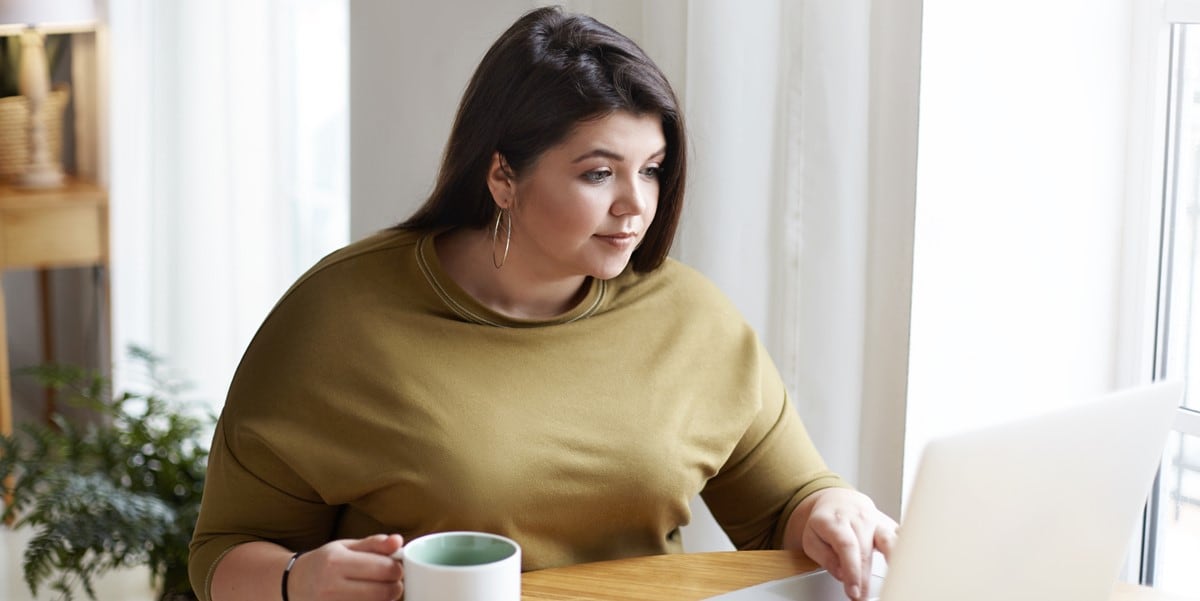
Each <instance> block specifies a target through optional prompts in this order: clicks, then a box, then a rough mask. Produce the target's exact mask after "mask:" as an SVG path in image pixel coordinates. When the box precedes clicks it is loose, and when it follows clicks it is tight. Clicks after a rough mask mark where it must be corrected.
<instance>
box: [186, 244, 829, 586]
mask: <svg viewBox="0 0 1200 601" xmlns="http://www.w3.org/2000/svg"><path fill="white" fill-rule="evenodd" d="M433 237H434V236H433V235H432V234H430V233H417V232H397V231H388V232H384V233H381V234H378V235H376V236H373V237H371V238H368V239H365V240H362V241H359V242H356V243H354V244H351V245H350V246H348V247H346V248H344V249H342V250H339V251H337V252H334V253H333V254H331V255H330V256H328V257H326V258H325V259H323V260H322V261H321V262H320V263H318V264H317V265H316V266H315V267H313V268H312V269H311V270H310V271H309V272H308V273H306V274H305V275H304V276H302V277H301V278H300V279H299V280H298V281H297V282H296V283H295V284H294V285H293V286H292V288H291V289H290V290H289V291H288V292H287V293H286V294H285V295H284V297H283V298H282V299H281V300H280V301H279V303H278V304H277V305H276V306H275V308H274V309H273V310H272V312H271V314H270V315H269V316H268V317H267V318H266V320H265V321H264V322H263V324H262V326H261V327H260V329H259V331H258V333H257V334H256V335H255V337H254V339H253V341H252V342H251V343H250V346H249V348H248V349H247V350H246V353H245V356H244V357H243V358H242V361H241V364H240V365H239V367H238V369H237V373H236V375H235V376H234V379H233V383H232V385H231V387H230V390H229V396H228V398H227V400H226V403H225V406H224V409H223V412H222V414H221V418H220V421H219V423H218V426H217V430H216V434H215V436H214V438H213V443H212V454H211V457H210V459H209V465H208V477H207V481H206V484H205V489H204V500H203V505H202V508H201V511H200V518H199V522H198V523H197V525H196V531H195V535H194V537H193V540H192V547H191V558H190V565H189V569H190V573H191V579H192V582H193V584H194V586H195V587H196V590H197V591H198V592H199V593H200V595H201V598H203V599H208V598H209V592H208V591H209V582H210V579H211V575H212V570H213V567H214V566H215V565H216V563H217V562H218V561H219V560H220V558H221V557H222V555H223V554H224V553H226V552H227V551H228V550H229V549H230V548H232V547H233V546H235V545H238V544H240V543H244V542H247V541H254V540H268V541H273V542H276V543H278V544H281V545H283V546H285V547H288V548H290V549H295V550H307V549H311V548H315V547H318V546H320V545H322V544H324V543H326V542H328V541H331V540H334V539H339V538H358V537H364V536H368V535H371V534H375V533H393V532H394V533H399V534H402V535H403V536H404V537H405V538H406V539H412V538H414V537H417V536H420V535H422V534H425V533H429V532H434V531H442V530H452V529H453V530H482V531H487V532H494V533H498V534H503V535H505V536H508V537H511V538H513V539H515V540H516V541H517V542H519V543H520V544H521V545H522V550H523V561H524V565H523V568H524V569H526V570H532V569H539V568H547V567H553V566H562V565H567V564H573V563H578V562H586V561H595V560H603V559H614V558H619V557H627V556H634V555H646V554H656V553H667V552H678V551H681V550H682V545H681V540H680V534H679V527H680V526H682V525H684V524H687V523H688V521H689V520H690V518H691V514H690V512H689V509H688V501H689V499H690V498H692V497H693V496H694V495H695V494H697V493H702V494H703V497H704V499H705V501H706V502H707V503H708V505H709V507H710V508H711V510H712V512H713V514H714V516H715V517H716V518H717V520H718V522H720V524H721V525H722V527H723V528H724V529H725V531H726V532H727V533H728V534H729V536H730V538H731V539H732V540H733V542H734V544H736V545H737V546H738V547H739V548H769V547H778V546H779V545H780V544H781V543H782V537H783V532H782V530H783V525H784V523H785V522H786V516H788V515H790V513H791V511H792V509H793V508H794V507H795V506H796V505H797V504H799V502H800V501H801V500H802V499H803V498H804V497H805V496H807V495H808V494H809V493H811V492H813V491H816V490H819V489H821V488H826V487H829V486H845V483H844V482H843V481H842V480H840V479H839V478H838V477H837V476H836V475H834V474H833V473H831V472H830V471H829V470H828V469H827V468H826V467H825V464H824V463H823V462H822V460H821V458H820V456H819V455H818V453H817V452H816V450H815V449H814V448H813V445H812V443H811V441H810V440H809V437H808V435H807V433H806V432H805V430H804V428H803V426H802V424H801V422H800V420H799V417H798V416H797V414H796V412H795V411H794V410H793V409H792V407H791V406H790V404H789V401H788V398H787V397H788V395H787V393H786V392H785V389H784V386H783V383H782V381H781V380H780V377H779V375H778V372H777V371H776V369H775V367H774V365H773V364H772V362H771V360H770V358H769V357H768V356H767V354H766V352H765V351H764V349H763V347H762V345H761V344H760V343H759V341H758V339H757V338H756V336H755V334H754V332H753V331H752V329H751V328H750V327H749V326H748V325H747V324H746V323H745V321H744V320H743V319H742V317H741V316H740V315H739V314H738V312H737V311H736V309H735V308H734V307H733V305H732V304H731V303H730V302H729V301H728V300H727V299H726V298H725V297H724V296H723V295H722V294H721V293H720V292H719V291H718V290H717V289H716V287H715V286H713V285H712V284H711V283H710V282H708V281H707V280H706V279H705V278H704V277H703V276H701V275H700V274H698V273H697V272H695V271H694V270H692V269H690V268H688V267H686V266H684V265H682V264H680V263H678V262H676V261H673V260H668V261H667V262H666V263H665V264H664V265H663V266H662V267H660V268H659V269H657V270H655V271H653V272H651V273H646V274H638V273H635V272H633V271H632V270H631V269H627V270H626V271H625V272H624V273H623V274H621V275H620V276H618V277H616V278H614V279H612V280H608V281H599V280H594V281H591V283H590V290H589V291H588V294H587V295H586V297H585V298H584V299H583V301H582V302H580V303H579V305H578V306H577V307H575V308H574V309H573V310H571V311H569V312H568V313H566V314H564V315H562V316H560V317H558V318H556V319H551V320H545V321H522V320H515V319H511V318H508V317H505V316H503V315H500V314H498V313H496V312H494V311H491V310H489V309H488V308H486V307H484V306H483V305H482V304H480V303H479V302H477V301H475V300H474V299H473V298H472V297H470V296H469V295H468V294H467V293H466V292H464V291H463V290H462V289H461V288H459V287H458V286H457V285H456V284H455V283H454V282H453V281H452V280H451V279H450V278H449V277H448V276H447V275H446V273H445V272H444V271H443V270H442V268H441V266H440V264H439V262H438V259H437V256H436V255H435V253H434V251H433Z"/></svg>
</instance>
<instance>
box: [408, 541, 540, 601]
mask: <svg viewBox="0 0 1200 601" xmlns="http://www.w3.org/2000/svg"><path fill="white" fill-rule="evenodd" d="M393 557H395V558H396V559H399V560H401V561H403V562H404V601H521V546H520V545H518V544H517V543H516V541H513V540H512V539H508V538H505V537H503V536H499V535H497V534H489V533H487V532H437V533H434V534H427V535H425V536H422V537H420V538H417V539H414V540H411V541H409V542H408V544H406V545H404V548H402V549H400V550H399V551H397V552H396V554H395V555H393Z"/></svg>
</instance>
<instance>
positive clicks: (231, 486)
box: [188, 417, 337, 601]
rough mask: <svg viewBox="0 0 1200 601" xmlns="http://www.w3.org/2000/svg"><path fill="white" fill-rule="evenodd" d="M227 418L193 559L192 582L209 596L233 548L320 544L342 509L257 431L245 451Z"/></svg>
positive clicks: (216, 443)
mask: <svg viewBox="0 0 1200 601" xmlns="http://www.w3.org/2000/svg"><path fill="white" fill-rule="evenodd" d="M225 422H226V418H225V417H222V419H221V421H220V422H218V424H217V429H216V433H215V435H214V436H213V444H212V449H211V452H210V455H209V460H208V476H207V478H206V480H205V484H204V498H203V500H202V502H201V507H200V516H199V519H198V520H197V523H196V530H195V533H194V534H193V537H192V543H191V553H190V556H189V559H188V575H189V578H190V579H191V582H192V587H193V588H194V589H195V591H196V593H197V594H198V595H199V596H200V599H202V600H203V601H208V600H209V599H211V588H210V586H211V583H212V573H213V568H215V567H216V565H217V562H218V561H220V559H221V558H222V557H223V556H224V555H225V553H227V552H229V550H230V549H232V548H233V547H235V546H237V545H239V544H242V543H246V542H250V541H258V540H262V541H270V542H274V543H277V544H280V545H282V546H284V547H287V548H289V549H294V550H306V549H310V548H313V547H316V546H319V545H320V544H323V543H324V542H325V541H327V540H329V538H330V536H331V533H332V531H333V527H334V526H333V525H334V521H335V519H336V511H337V508H336V507H334V506H330V505H327V504H326V503H324V502H323V501H322V500H321V499H320V498H319V497H318V496H317V494H316V493H315V492H314V491H312V490H311V489H309V488H308V487H306V486H305V485H304V483H303V481H302V480H301V479H300V478H299V477H298V475H297V474H296V473H295V472H294V471H293V470H292V469H290V468H289V467H288V464H287V463H286V462H284V461H283V460H281V459H280V458H279V457H277V456H275V455H274V454H273V453H272V452H271V450H270V449H269V448H268V447H267V446H266V445H263V444H259V443H258V441H256V440H255V439H254V438H253V437H252V436H249V437H247V438H248V439H249V440H248V441H246V443H244V444H242V445H240V446H241V447H242V451H243V454H244V455H246V457H244V458H243V457H239V456H238V454H237V453H235V452H234V449H233V447H231V445H230V444H229V441H228V438H227V436H228V432H229V429H228V425H227V424H226V423H225ZM246 462H250V463H253V464H254V465H255V468H256V469H254V470H251V469H250V468H248V467H247V463H246Z"/></svg>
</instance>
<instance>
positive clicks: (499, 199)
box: [487, 152, 517, 209]
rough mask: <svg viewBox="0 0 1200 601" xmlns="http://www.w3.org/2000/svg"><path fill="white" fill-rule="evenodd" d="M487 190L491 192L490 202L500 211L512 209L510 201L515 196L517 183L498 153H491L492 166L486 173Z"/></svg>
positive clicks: (506, 162)
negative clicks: (493, 202)
mask: <svg viewBox="0 0 1200 601" xmlns="http://www.w3.org/2000/svg"><path fill="white" fill-rule="evenodd" d="M487 185H488V190H490V191H491V192H492V200H493V201H495V203H496V206H498V207H500V208H501V209H510V208H512V200H513V198H515V197H516V195H517V189H516V186H517V182H516V178H515V177H514V176H513V172H512V169H510V168H509V166H508V161H505V160H504V157H503V156H501V154H500V153H499V152H494V153H492V164H491V166H489V167H488V173H487Z"/></svg>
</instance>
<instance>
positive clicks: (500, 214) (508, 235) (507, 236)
mask: <svg viewBox="0 0 1200 601" xmlns="http://www.w3.org/2000/svg"><path fill="white" fill-rule="evenodd" d="M506 216H507V217H508V219H507V220H505V221H506V223H505V224H504V254H503V255H501V256H500V258H499V259H497V258H496V241H497V239H498V238H499V237H500V221H501V220H502V219H504V217H506ZM510 244H512V214H511V213H509V212H508V209H500V210H499V211H497V212H496V224H495V225H493V226H492V265H495V266H496V269H500V268H501V267H504V262H505V261H507V260H508V247H509V245H510Z"/></svg>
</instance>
